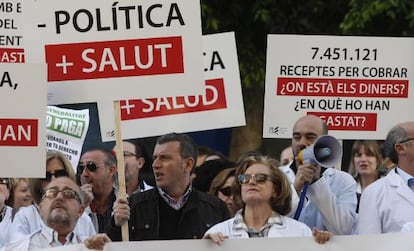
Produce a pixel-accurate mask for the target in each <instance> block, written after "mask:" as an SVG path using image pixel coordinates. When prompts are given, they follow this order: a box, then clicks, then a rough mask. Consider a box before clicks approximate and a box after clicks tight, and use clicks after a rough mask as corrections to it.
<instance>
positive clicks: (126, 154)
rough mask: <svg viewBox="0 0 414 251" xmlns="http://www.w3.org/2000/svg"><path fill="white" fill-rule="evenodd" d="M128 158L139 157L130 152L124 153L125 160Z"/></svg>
mask: <svg viewBox="0 0 414 251" xmlns="http://www.w3.org/2000/svg"><path fill="white" fill-rule="evenodd" d="M127 157H137V155H136V154H135V153H132V152H129V151H124V158H127Z"/></svg>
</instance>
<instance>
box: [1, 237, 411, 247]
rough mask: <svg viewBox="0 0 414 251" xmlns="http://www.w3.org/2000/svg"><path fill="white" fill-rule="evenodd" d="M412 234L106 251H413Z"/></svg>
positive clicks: (175, 243)
mask: <svg viewBox="0 0 414 251" xmlns="http://www.w3.org/2000/svg"><path fill="white" fill-rule="evenodd" d="M412 238H413V234H412V233H392V234H371V235H334V236H333V237H332V238H331V239H330V240H329V241H328V242H326V243H324V244H319V243H317V242H316V241H315V240H314V238H313V237H274V238H246V239H225V240H224V241H223V243H222V244H221V245H217V244H215V243H213V242H212V241H211V240H205V239H203V240H163V241H156V240H155V241H154V240H152V241H114V242H108V243H106V244H105V247H104V250H105V251H124V250H153V251H165V250H169V251H181V250H188V247H191V249H192V250H197V251H234V250H238V251H251V250H256V249H260V251H274V250H275V247H277V250H306V251H325V250H329V251H348V250H358V251H372V250H375V251H389V250H398V251H412V250H413V248H412V245H411V243H412ZM6 250H9V249H6ZM19 250H21V249H19ZM88 250H90V249H87V248H86V247H85V245H84V244H76V245H66V246H62V247H54V248H48V249H44V251H88Z"/></svg>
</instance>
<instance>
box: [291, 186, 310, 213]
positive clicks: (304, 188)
mask: <svg viewBox="0 0 414 251" xmlns="http://www.w3.org/2000/svg"><path fill="white" fill-rule="evenodd" d="M308 187H309V183H308V182H305V184H303V189H302V193H301V195H300V200H299V204H298V208H296V212H295V216H294V217H293V219H295V220H299V217H300V213H301V212H302V208H303V203H304V202H305V196H306V192H307V191H308Z"/></svg>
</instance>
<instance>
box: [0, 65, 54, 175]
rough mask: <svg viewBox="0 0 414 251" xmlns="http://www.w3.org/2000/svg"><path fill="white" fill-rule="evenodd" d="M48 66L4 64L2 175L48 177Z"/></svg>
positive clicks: (0, 82) (0, 69)
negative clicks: (46, 122) (46, 141)
mask: <svg viewBox="0 0 414 251" xmlns="http://www.w3.org/2000/svg"><path fill="white" fill-rule="evenodd" d="M45 68H46V66H45V65H41V64H9V63H1V64H0V103H1V107H2V108H1V113H0V159H1V160H2V163H3V165H2V166H3V167H2V168H0V177H44V176H45V163H46V155H45V138H46V135H45V132H46V127H45V117H46V111H45V107H46V85H43V84H42V83H43V81H44V80H45V76H46V69H45Z"/></svg>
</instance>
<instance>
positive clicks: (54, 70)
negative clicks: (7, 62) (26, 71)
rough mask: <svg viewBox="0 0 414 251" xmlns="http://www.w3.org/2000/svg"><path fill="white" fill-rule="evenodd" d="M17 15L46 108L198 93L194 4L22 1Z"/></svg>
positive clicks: (127, 0) (197, 4) (196, 9)
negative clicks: (43, 67) (39, 70)
mask: <svg viewBox="0 0 414 251" xmlns="http://www.w3.org/2000/svg"><path fill="white" fill-rule="evenodd" d="M23 11H24V14H25V15H24V20H23V24H24V36H25V37H30V43H25V44H24V45H25V56H26V62H41V63H47V65H48V71H47V83H48V104H49V105H56V104H71V103H83V102H95V101H97V100H105V101H115V100H121V99H129V98H144V97H150V96H153V95H159V94H161V95H185V94H194V93H202V91H203V85H202V83H201V81H200V80H202V79H203V72H202V68H201V67H202V57H201V55H200V53H199V52H200V51H201V50H202V49H201V17H200V15H201V13H200V2H198V1H192V0H182V1H178V2H177V1H171V0H163V1H160V2H156V1H155V2H154V1H153V0H142V1H139V2H136V1H132V0H125V1H122V2H107V1H100V0H88V1H83V0H72V1H69V2H68V1H63V0H42V1H35V0H27V1H25V2H24V5H23Z"/></svg>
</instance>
